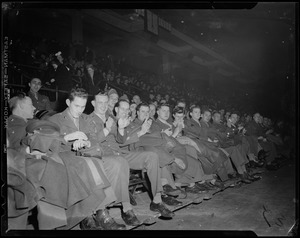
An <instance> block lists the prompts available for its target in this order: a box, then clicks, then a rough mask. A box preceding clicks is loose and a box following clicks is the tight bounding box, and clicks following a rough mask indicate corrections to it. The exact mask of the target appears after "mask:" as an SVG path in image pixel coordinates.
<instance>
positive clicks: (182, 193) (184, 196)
mask: <svg viewBox="0 0 300 238" xmlns="http://www.w3.org/2000/svg"><path fill="white" fill-rule="evenodd" d="M177 189H178V190H179V191H180V194H179V195H178V196H177V197H176V198H177V199H184V198H186V197H187V193H186V192H185V191H184V189H181V188H179V187H177Z"/></svg>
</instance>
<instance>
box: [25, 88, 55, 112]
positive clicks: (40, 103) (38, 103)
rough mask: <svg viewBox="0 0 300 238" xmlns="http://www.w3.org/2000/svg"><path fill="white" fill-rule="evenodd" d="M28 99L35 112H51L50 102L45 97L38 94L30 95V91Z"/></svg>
mask: <svg viewBox="0 0 300 238" xmlns="http://www.w3.org/2000/svg"><path fill="white" fill-rule="evenodd" d="M28 97H30V98H31V100H32V105H33V106H34V107H35V108H36V110H37V111H42V110H47V111H53V109H52V107H51V104H50V100H49V98H48V97H47V96H45V95H42V94H40V93H36V95H35V94H34V93H32V92H31V91H29V92H28Z"/></svg>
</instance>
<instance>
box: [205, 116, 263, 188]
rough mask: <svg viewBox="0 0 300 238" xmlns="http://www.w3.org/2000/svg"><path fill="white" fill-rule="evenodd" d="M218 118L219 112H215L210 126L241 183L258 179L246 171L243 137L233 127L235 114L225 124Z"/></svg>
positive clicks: (246, 161)
mask: <svg viewBox="0 0 300 238" xmlns="http://www.w3.org/2000/svg"><path fill="white" fill-rule="evenodd" d="M220 119H221V118H220V113H219V112H215V113H214V114H213V123H212V125H211V128H214V129H215V130H216V138H217V139H218V140H219V144H220V146H221V148H223V149H224V150H225V151H226V152H227V153H228V154H229V156H230V158H231V160H232V162H233V164H234V165H235V168H236V170H237V172H238V176H239V177H240V178H241V181H242V182H243V183H251V181H256V180H258V179H259V177H254V176H251V175H250V174H249V173H248V172H247V169H246V164H247V163H248V162H249V161H248V159H247V157H246V153H243V148H242V143H243V142H242V140H243V137H240V136H238V135H237V133H238V128H236V127H235V123H236V122H237V120H236V114H235V113H233V114H231V116H230V117H229V118H228V121H227V126H225V125H223V124H221V120H220Z"/></svg>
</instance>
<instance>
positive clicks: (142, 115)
mask: <svg viewBox="0 0 300 238" xmlns="http://www.w3.org/2000/svg"><path fill="white" fill-rule="evenodd" d="M149 111H150V108H149V107H148V106H141V107H140V110H139V111H137V115H138V119H139V120H140V121H144V120H145V119H146V118H148V117H149Z"/></svg>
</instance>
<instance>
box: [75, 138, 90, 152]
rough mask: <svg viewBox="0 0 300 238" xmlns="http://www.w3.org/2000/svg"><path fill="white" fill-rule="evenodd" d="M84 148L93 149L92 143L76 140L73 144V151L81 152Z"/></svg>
mask: <svg viewBox="0 0 300 238" xmlns="http://www.w3.org/2000/svg"><path fill="white" fill-rule="evenodd" d="M83 147H91V142H90V141H88V140H76V141H74V143H73V150H76V151H77V150H79V149H81V148H83Z"/></svg>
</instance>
